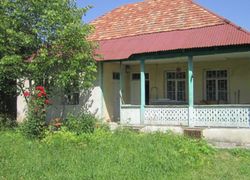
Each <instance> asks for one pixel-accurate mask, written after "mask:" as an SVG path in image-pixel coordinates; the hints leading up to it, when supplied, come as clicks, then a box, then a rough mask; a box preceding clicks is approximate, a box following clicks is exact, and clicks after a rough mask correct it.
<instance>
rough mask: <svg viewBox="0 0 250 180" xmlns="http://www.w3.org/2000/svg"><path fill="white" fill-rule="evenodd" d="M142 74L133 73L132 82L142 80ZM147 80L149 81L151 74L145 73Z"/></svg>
mask: <svg viewBox="0 0 250 180" xmlns="http://www.w3.org/2000/svg"><path fill="white" fill-rule="evenodd" d="M140 79H141V74H140V73H133V74H132V80H140ZM145 80H149V74H148V73H145Z"/></svg>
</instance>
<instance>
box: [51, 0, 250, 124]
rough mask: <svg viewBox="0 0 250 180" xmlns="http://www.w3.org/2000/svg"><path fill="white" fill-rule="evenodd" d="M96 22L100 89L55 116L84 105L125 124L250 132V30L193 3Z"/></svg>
mask: <svg viewBox="0 0 250 180" xmlns="http://www.w3.org/2000/svg"><path fill="white" fill-rule="evenodd" d="M91 24H92V25H93V26H94V27H95V32H94V34H92V36H91V37H90V40H93V41H97V42H98V43H99V48H98V50H97V53H98V54H100V55H101V57H98V58H97V63H98V75H97V81H96V83H95V87H94V88H93V90H92V91H91V92H90V93H89V95H88V96H87V97H88V98H86V96H85V95H84V96H82V97H80V99H78V101H79V102H78V101H75V102H74V98H72V101H73V102H72V103H71V105H70V103H69V104H68V105H66V106H65V105H54V107H53V108H54V112H52V113H51V117H56V116H58V110H60V109H62V108H64V109H66V110H65V112H72V111H76V112H79V111H80V110H81V108H82V106H83V104H84V105H86V102H87V108H90V111H91V112H92V113H94V114H96V115H97V116H98V117H101V118H103V119H105V120H106V121H112V122H120V123H121V124H125V125H175V126H189V127H237V128H249V127H250V81H249V80H250V70H249V69H250V33H249V32H248V31H247V30H244V29H242V28H241V27H238V26H237V25H235V24H233V23H232V22H230V21H229V20H226V19H224V18H222V17H220V16H218V15H216V14H215V13H213V12H211V11H209V10H207V9H205V8H204V7H202V6H200V5H199V4H197V3H195V2H193V1H191V0H175V1H172V0H145V1H143V2H138V3H134V4H128V5H124V6H121V7H119V8H117V9H114V10H113V11H111V12H109V13H107V14H105V15H103V16H101V17H99V18H97V19H96V20H95V21H93V22H92V23H91ZM75 99H77V98H75ZM77 102H78V103H77ZM55 106H57V107H55ZM56 108H57V110H55V109H56Z"/></svg>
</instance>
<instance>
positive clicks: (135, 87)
mask: <svg viewBox="0 0 250 180" xmlns="http://www.w3.org/2000/svg"><path fill="white" fill-rule="evenodd" d="M140 79H141V77H140V73H132V77H131V104H132V105H140V102H141V91H140ZM149 94H150V82H149V73H145V102H146V105H149Z"/></svg>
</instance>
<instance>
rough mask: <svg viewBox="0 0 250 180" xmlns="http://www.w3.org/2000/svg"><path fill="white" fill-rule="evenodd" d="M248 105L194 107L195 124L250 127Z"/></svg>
mask: <svg viewBox="0 0 250 180" xmlns="http://www.w3.org/2000/svg"><path fill="white" fill-rule="evenodd" d="M249 119H250V107H244V106H242V107H240V106H235V107H233V106H231V107H230V106H226V105H225V106H197V107H195V108H194V124H195V126H205V127H250V126H249Z"/></svg>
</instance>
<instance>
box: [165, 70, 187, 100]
mask: <svg viewBox="0 0 250 180" xmlns="http://www.w3.org/2000/svg"><path fill="white" fill-rule="evenodd" d="M180 72H181V73H185V76H186V78H184V79H175V80H174V81H175V82H176V83H175V89H176V91H175V100H174V101H177V96H178V90H177V87H178V83H177V82H178V81H183V80H184V82H185V99H184V101H183V102H187V100H188V97H187V88H188V84H187V71H180ZM167 73H176V71H174V70H172V71H171V70H168V71H165V72H164V82H165V90H164V92H165V93H164V94H165V98H168V78H167Z"/></svg>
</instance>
